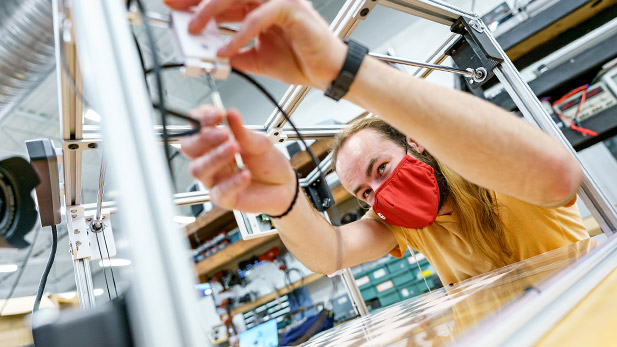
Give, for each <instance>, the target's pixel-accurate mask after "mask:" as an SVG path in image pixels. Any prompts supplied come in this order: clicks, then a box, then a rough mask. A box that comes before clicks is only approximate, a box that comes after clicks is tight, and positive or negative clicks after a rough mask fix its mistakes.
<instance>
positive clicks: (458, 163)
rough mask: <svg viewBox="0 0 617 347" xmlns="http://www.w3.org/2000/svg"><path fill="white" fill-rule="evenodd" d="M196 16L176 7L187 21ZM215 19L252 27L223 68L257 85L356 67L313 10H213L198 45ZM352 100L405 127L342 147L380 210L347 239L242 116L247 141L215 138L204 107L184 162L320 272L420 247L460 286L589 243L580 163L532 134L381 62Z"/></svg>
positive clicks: (359, 192) (202, 16) (378, 126)
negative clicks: (262, 78)
mask: <svg viewBox="0 0 617 347" xmlns="http://www.w3.org/2000/svg"><path fill="white" fill-rule="evenodd" d="M196 2H198V1H195V0H166V3H167V4H168V5H169V6H171V7H176V8H186V7H187V6H189V5H191V4H195V3H196ZM212 18H215V19H216V20H217V22H219V23H222V22H242V26H241V28H240V30H239V32H238V33H237V34H236V35H235V36H234V38H233V39H232V40H230V42H229V43H228V44H227V45H226V47H224V48H223V49H222V50H221V51H219V55H220V56H222V57H229V58H230V61H231V64H232V65H233V66H234V67H236V68H237V69H240V70H243V71H246V72H250V73H255V74H260V75H266V76H269V77H272V78H276V79H279V80H281V81H283V82H286V83H290V84H302V85H308V86H311V87H313V88H318V89H321V90H327V89H328V88H329V87H330V86H331V84H332V83H333V81H335V80H337V79H338V75H339V72H340V71H341V69H342V66H343V63H344V61H345V60H346V59H347V58H348V57H347V53H348V50H347V47H346V46H345V44H344V43H343V42H341V41H340V40H338V39H337V38H335V37H334V36H333V35H332V33H330V31H329V29H328V26H327V24H326V23H325V22H324V21H323V19H322V18H321V17H320V16H319V14H318V13H317V12H316V11H314V10H313V9H312V7H311V6H310V3H309V2H307V1H304V0H272V1H268V2H265V1H263V2H262V1H254V0H252V1H251V0H235V1H224V0H212V1H209V2H207V3H205V4H204V6H202V7H201V9H200V10H199V12H198V13H197V15H196V17H195V18H194V19H193V21H192V22H191V24H190V26H189V30H190V31H191V32H193V33H197V32H199V31H200V30H201V29H203V27H204V26H205V24H206V23H207V22H208V21H209V20H210V19H212ZM252 40H255V44H254V45H252V46H250V47H244V46H245V45H247V44H248V43H249V42H251V41H252ZM345 98H346V99H348V100H350V101H352V102H354V103H356V104H358V105H359V106H362V107H363V108H365V109H366V110H368V111H370V112H372V113H374V114H377V115H379V117H381V118H382V119H383V120H385V121H387V122H388V123H389V124H391V125H392V126H393V127H392V126H390V125H389V124H388V123H385V122H383V121H379V120H376V121H370V120H369V121H361V122H360V123H356V124H354V125H352V127H351V128H350V129H351V130H349V131H347V132H345V133H344V134H343V135H342V136H341V137H340V138H339V142H338V147H337V148H335V152H336V155H337V157H336V160H335V167H336V169H337V172H338V175H339V177H340V179H341V183H342V185H343V187H345V189H347V190H348V191H349V192H351V193H352V194H353V195H354V196H356V197H357V198H359V199H361V200H364V201H366V202H367V203H368V204H369V205H372V207H373V210H374V211H371V212H370V213H369V214H368V216H367V217H366V218H364V219H362V220H360V221H356V222H354V223H350V224H347V225H345V226H341V227H333V226H331V225H330V224H329V223H328V222H327V221H326V220H325V219H324V218H322V216H321V215H319V214H318V213H317V212H316V211H315V210H314V209H313V208H312V206H311V204H310V202H309V201H308V199H307V198H306V197H305V196H304V195H303V194H298V187H297V179H296V175H295V173H294V171H293V170H292V168H291V166H290V164H289V162H288V160H287V159H286V158H285V156H284V155H283V154H282V153H280V152H279V151H278V150H277V149H275V147H274V146H273V145H272V144H271V143H270V141H269V140H268V139H267V138H266V137H265V136H263V135H260V134H256V133H253V132H251V131H249V130H247V129H246V128H244V127H243V125H242V122H241V117H240V114H239V113H238V112H237V111H235V110H233V109H231V110H229V112H228V115H227V116H228V120H229V123H230V128H231V131H233V133H234V135H235V140H231V139H230V137H229V133H228V131H226V130H223V129H217V128H215V127H214V125H216V124H217V123H218V122H220V121H221V117H222V116H221V114H220V113H218V112H217V111H216V109H215V108H213V107H211V106H201V107H199V108H197V109H195V110H193V111H192V112H191V115H192V116H193V117H195V118H198V119H200V121H201V123H202V130H201V132H200V134H199V135H195V136H193V137H191V138H188V139H184V140H183V141H182V151H183V153H184V154H185V155H186V156H187V157H189V158H190V159H191V160H192V162H191V173H192V175H193V176H195V177H196V178H198V179H199V180H201V181H202V182H203V183H204V185H205V186H206V187H208V188H209V189H210V196H211V198H212V200H213V202H214V203H216V204H217V205H219V206H222V207H225V208H229V209H232V208H233V209H238V210H241V211H246V212H254V213H266V214H268V215H271V216H273V220H274V223H275V225H276V228H277V230H278V231H279V234H280V237H281V239H282V240H283V242H284V243H285V245H286V246H287V248H288V249H289V250H290V251H291V252H292V253H293V254H294V256H295V257H296V258H297V259H298V260H300V261H301V262H302V263H304V264H305V265H306V266H307V267H308V268H310V269H311V270H313V271H316V272H321V273H332V272H335V271H336V270H338V269H340V268H345V267H350V266H354V265H356V264H359V263H362V262H366V261H369V260H374V259H377V258H380V257H382V256H383V255H385V254H387V253H388V252H391V253H392V254H394V255H397V256H401V253H404V251H405V249H406V248H407V247H408V245H410V246H411V247H414V248H417V249H419V250H420V251H421V252H423V253H424V254H425V255H426V256H427V258H428V259H429V261H430V262H431V263H432V264H433V266H435V268H436V269H437V271H438V273H439V276H440V278H441V279H442V281H443V282H444V283H454V282H458V281H460V280H463V279H465V278H469V277H471V276H474V275H477V274H480V273H483V272H486V271H489V270H491V269H494V268H497V267H500V266H503V265H506V264H509V263H512V262H515V261H517V260H521V259H525V258H528V257H530V256H533V255H536V254H540V253H542V252H546V251H548V250H551V249H554V248H558V247H560V246H562V245H565V244H568V243H572V242H575V241H577V240H580V239H583V238H587V237H589V236H588V235H587V233H586V231H585V229H584V227H583V226H582V221H581V218H580V214H578V211H577V209H576V207H575V206H573V204H574V201H575V191H576V189H577V188H578V186H579V184H580V181H581V176H582V173H581V169H580V167H579V165H578V163H577V161H576V160H575V159H574V158H573V157H572V156H571V155H570V153H569V152H568V151H567V150H566V149H565V148H563V146H562V145H561V144H559V143H558V142H557V141H555V140H553V139H551V138H550V137H549V136H547V135H546V134H544V133H542V132H541V131H539V130H538V129H535V128H533V127H531V126H530V125H528V124H527V123H525V122H524V121H522V120H520V119H518V118H516V117H514V116H512V115H510V114H509V113H507V112H505V111H504V110H502V109H500V108H498V107H496V106H494V105H492V104H489V103H487V102H485V101H482V100H479V99H477V98H475V97H473V96H471V95H468V94H465V93H462V92H459V91H455V90H451V89H448V88H444V87H441V86H437V85H434V84H431V83H429V82H427V81H423V80H420V79H416V78H413V77H410V76H408V75H406V74H404V73H402V72H400V71H398V70H396V69H393V68H391V67H389V66H388V65H386V64H383V63H381V62H379V61H377V60H375V59H373V58H371V57H364V59H363V60H362V62H361V65H360V67H359V69H358V70H357V72H355V77H354V80H353V83H352V84H351V87H350V88H349V90H348V91H347V93H346V94H345ZM397 129H398V130H397ZM403 134H405V135H403ZM237 152H239V153H240V154H241V155H242V158H243V159H244V163H245V164H246V170H242V171H240V172H235V171H234V170H230V169H229V168H230V166H232V165H233V161H234V154H235V153H237ZM428 153H430V154H428ZM437 158H438V159H437ZM566 206H567V207H566Z"/></svg>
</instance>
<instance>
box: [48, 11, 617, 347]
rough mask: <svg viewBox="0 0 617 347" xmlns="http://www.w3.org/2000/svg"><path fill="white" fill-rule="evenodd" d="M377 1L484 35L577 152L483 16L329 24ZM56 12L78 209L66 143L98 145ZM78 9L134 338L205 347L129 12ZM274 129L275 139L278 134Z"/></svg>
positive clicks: (301, 92) (300, 91) (511, 89)
mask: <svg viewBox="0 0 617 347" xmlns="http://www.w3.org/2000/svg"><path fill="white" fill-rule="evenodd" d="M377 4H379V5H382V6H386V7H390V8H393V9H396V10H400V11H403V12H405V13H408V14H411V15H414V16H418V17H421V18H424V19H428V20H430V21H434V22H436V23H440V24H443V25H448V26H450V27H453V25H454V24H455V23H463V24H465V25H467V28H466V30H467V31H468V32H467V33H465V34H464V35H467V36H465V37H466V38H468V37H471V38H474V39H475V38H477V39H478V42H479V43H478V42H476V43H477V44H478V45H479V48H481V49H482V50H484V52H485V53H486V52H487V50H488V51H492V52H493V58H495V57H496V58H499V59H500V61H499V62H498V63H496V64H494V66H489V67H487V70H490V71H489V73H492V74H495V75H496V76H497V78H498V79H499V80H500V81H501V82H502V83H503V84H504V86H505V88H506V90H507V91H508V93H509V94H510V95H511V96H512V97H513V99H514V101H515V103H516V104H517V106H518V107H519V109H520V110H521V112H522V113H523V115H524V116H525V118H526V119H527V120H528V121H530V122H531V123H532V124H534V125H537V126H538V127H540V128H541V129H543V130H544V131H546V132H547V133H549V134H550V135H551V136H553V137H555V138H557V139H558V140H559V141H561V142H562V143H563V144H564V145H565V146H566V147H568V148H569V149H570V151H571V152H572V154H573V155H576V154H575V152H574V150H573V149H572V147H571V146H570V145H569V143H568V142H567V141H566V139H565V137H564V136H563V135H562V134H561V132H560V130H559V128H558V127H557V125H556V124H555V123H554V122H553V121H552V120H551V118H550V117H549V116H548V114H547V113H546V112H545V111H544V110H543V108H542V107H541V104H540V102H539V101H538V99H537V98H536V96H535V95H534V94H533V92H532V91H531V89H530V88H529V86H528V85H527V84H526V83H525V82H524V81H523V80H522V79H521V77H520V75H519V74H518V72H517V71H516V69H515V68H514V65H513V64H512V63H511V61H510V60H509V59H508V57H507V56H506V55H505V53H504V51H503V50H502V49H501V48H500V47H499V45H498V44H497V42H496V41H495V39H494V38H493V37H492V35H491V33H490V31H489V30H487V28H486V27H485V26H484V25H483V24H482V23H481V21H480V20H479V18H478V17H477V16H476V15H474V14H471V13H468V12H465V11H461V10H459V9H456V8H454V7H452V6H451V5H448V4H445V3H442V2H440V1H437V0H387V1H386V0H377V1H375V0H347V1H346V2H345V4H344V5H343V8H342V9H341V11H340V12H339V14H338V15H337V17H336V18H335V19H334V21H333V22H332V24H331V29H332V31H333V32H334V34H335V35H336V36H338V37H341V38H343V37H348V36H349V35H351V33H352V32H353V30H354V29H355V28H356V27H357V26H358V25H359V23H360V21H362V20H363V19H364V18H366V17H367V16H368V15H369V14H370V12H371V10H372V9H373V8H374V7H375V5H377ZM54 7H55V9H56V10H57V11H55V17H56V18H55V21H54V25H55V30H56V46H57V48H56V50H57V52H56V55H57V57H58V58H57V62H58V64H57V66H58V69H59V70H58V71H59V72H58V76H59V77H58V78H59V80H58V84H59V90H60V91H61V93H60V105H61V110H62V115H63V139H64V144H63V149H64V155H63V162H64V168H65V183H64V192H65V195H66V198H65V199H66V205H67V206H74V205H79V204H80V203H81V201H80V196H79V192H80V188H81V187H80V169H81V154H80V151H73V150H68V149H69V147H68V146H70V145H71V144H78V145H79V144H81V143H84V142H88V141H96V140H97V139H95V138H89V139H85V140H84V138H83V126H82V124H81V121H80V120H81V107H82V105H81V103H80V100H79V97H76V96H75V94H74V93H73V88H72V86H70V85H68V84H67V83H69V82H67V81H66V78H65V77H66V76H65V74H63V73H61V72H62V65H61V62H60V61H59V57H60V54H59V47H60V45H64V46H65V50H64V51H65V55H66V57H67V60H68V61H69V63H70V64H72V65H70V66H69V67H70V69H71V73H72V74H73V77H74V78H76V80H77V81H78V84H79V78H78V77H79V74H78V72H77V64H76V60H75V59H74V53H73V51H72V50H71V49H73V46H72V44H70V42H69V43H67V42H64V39H62V40H61V38H63V37H64V36H65V35H64V34H66V33H60V32H59V29H58V21H59V20H62V18H63V13H64V10H66V9H59V8H58V3H57V0H56V1H54ZM71 11H72V16H71V17H72V19H73V27H74V29H75V36H76V41H77V45H76V46H77V53H78V54H79V58H80V59H79V61H80V62H81V68H82V71H83V77H84V85H85V87H86V88H87V89H88V90H90V91H92V95H94V96H93V99H92V100H91V101H92V103H93V106H95V107H96V109H97V110H99V111H100V112H101V114H102V115H103V117H102V119H103V123H102V124H103V135H104V138H105V140H106V151H105V155H106V158H107V160H109V162H110V168H111V169H112V170H111V171H112V173H113V175H114V179H115V181H116V182H117V184H118V188H119V191H121V192H131V194H126V193H125V194H121V196H120V198H119V208H120V209H121V210H122V212H123V213H121V214H119V217H120V220H121V222H122V227H123V229H124V230H125V231H126V233H127V235H128V236H129V239H130V242H131V244H132V245H133V252H134V270H135V271H134V277H133V283H132V284H133V290H134V292H135V293H137V295H133V296H132V297H131V300H130V303H129V304H130V307H131V310H130V312H131V314H132V316H131V318H132V319H131V323H132V324H133V330H134V331H135V332H136V333H135V336H136V338H137V340H138V343H139V344H143V345H152V346H169V345H189V346H196V345H204V344H205V337H204V336H203V334H202V333H201V332H202V331H201V329H200V327H199V325H198V323H197V322H198V318H197V314H196V311H195V308H196V302H195V295H194V291H193V290H192V288H191V284H192V283H193V282H194V276H193V274H192V273H191V272H190V271H189V269H190V266H188V265H189V262H188V256H187V257H184V256H183V255H186V253H187V252H186V250H187V241H186V239H185V238H184V235H183V234H182V233H180V232H176V233H175V232H172V231H173V230H176V229H178V227H177V226H176V225H175V224H174V223H173V222H172V219H173V211H174V206H173V204H172V196H173V194H172V189H171V180H170V177H169V176H168V175H167V171H166V170H165V161H164V158H163V155H162V151H161V150H160V148H158V147H159V146H156V142H157V141H158V139H157V138H156V136H155V135H154V134H153V131H152V129H153V127H154V125H153V124H152V120H151V117H150V115H151V114H152V104H151V102H150V100H149V97H148V93H147V89H146V86H145V82H144V81H143V78H142V76H141V73H140V67H139V64H138V59H137V53H136V51H135V47H134V44H133V42H132V39H131V36H130V32H129V30H128V29H129V28H128V23H127V20H126V13H125V12H126V11H125V9H124V7H123V6H122V3H121V2H118V1H106V0H91V1H85V0H74V1H72V8H71ZM461 21H462V22H461ZM461 28H463V27H462V24H461ZM459 34H461V33H460V32H458V33H457V34H452V35H451V36H450V37H448V38H447V39H446V40H445V41H444V43H443V44H442V45H440V47H439V48H438V50H437V52H435V53H434V54H432V55H431V56H430V58H429V61H428V62H427V64H439V63H441V62H442V61H443V60H444V59H445V57H446V56H447V55H448V52H447V48H448V47H449V46H450V45H451V43H452V42H453V41H455V40H456V39H458V38H459V37H460V36H459ZM487 55H488V54H487ZM455 62H456V59H455ZM427 66H428V65H427ZM461 67H462V68H467V67H468V66H461ZM478 67H483V66H471V68H473V69H474V71H475V69H477V68H478ZM430 71H432V70H431V69H430V68H429V69H418V70H417V71H416V75H418V74H420V73H421V72H422V75H421V77H426V76H428V74H429V73H430ZM309 90H310V89H309V88H308V87H304V86H292V87H290V88H289V89H288V90H287V92H286V93H285V95H284V96H283V98H282V100H281V102H280V104H281V105H282V107H283V109H285V110H286V112H287V113H288V114H290V115H291V114H292V113H293V112H294V111H295V110H296V109H297V108H298V106H299V104H300V103H301V102H302V100H303V99H304V97H305V96H306V95H307V93H308V92H309ZM285 123H286V121H285V120H284V117H283V116H282V114H280V113H279V112H278V111H275V112H273V113H272V114H271V116H270V117H269V119H268V120H267V122H266V123H265V125H264V126H263V127H260V126H257V127H255V128H256V129H257V130H260V131H264V132H265V133H267V134H268V135H269V136H271V137H273V138H274V141H275V142H276V140H277V138H278V139H279V141H280V140H282V141H285V140H286V139H295V137H294V134H290V133H287V132H286V131H284V130H283V127H284V126H285ZM340 129H341V127H319V126H315V127H309V128H307V129H303V131H306V133H307V135H308V134H312V136H314V137H315V138H328V137H331V136H333V135H334V134H336V133H338V132H339V131H340ZM275 133H276V134H277V135H274V134H275ZM282 141H280V142H282ZM78 147H79V146H78ZM73 148H74V146H73ZM127 172H128V173H130V174H127ZM584 175H585V178H584V181H583V184H582V186H581V189H580V190H579V195H580V197H581V199H582V200H583V202H584V203H585V204H586V205H587V206H588V207H589V209H590V211H591V212H592V214H593V215H594V217H595V218H596V220H598V222H599V223H600V225H601V227H602V230H603V232H605V233H607V234H613V233H615V232H616V230H617V212H616V211H615V208H614V207H613V206H611V205H610V203H608V200H607V199H606V197H605V196H604V194H602V192H601V191H600V190H599V189H598V186H597V185H596V184H595V182H594V181H593V179H592V178H591V176H590V174H589V172H588V171H587V170H584ZM155 187H156V188H155ZM205 199H208V197H207V195H206V194H201V195H200V194H197V195H191V196H181V197H176V202H177V203H181V202H183V203H191V202H203V201H206V200H205ZM105 205H107V207H109V205H110V204H109V203H106V204H104V207H105ZM86 268H87V269H88V270H89V266H88V263H87V261H79V262H77V261H76V262H75V272H76V280H77V283H78V290H80V301H81V304H82V307H89V306H91V305H92V304H93V299H92V300H91V302H90V303H88V298H91V279H90V283H89V287H88V278H89V275H90V274H89V272H87V271H86V270H85V269H86ZM155 269H156V270H155ZM345 278H346V285H348V286H352V288H351V289H350V291H353V290H354V288H355V289H357V286H356V284H355V281H354V280H353V278H351V276H346V277H345ZM80 283H81V284H80ZM80 288H81V289H80ZM81 295H85V298H84V300H81V299H82V298H81ZM89 295H90V296H89ZM161 298H165V299H167V300H161ZM356 304H358V303H356Z"/></svg>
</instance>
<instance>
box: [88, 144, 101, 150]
mask: <svg viewBox="0 0 617 347" xmlns="http://www.w3.org/2000/svg"><path fill="white" fill-rule="evenodd" d="M98 146H99V145H98V144H96V143H89V144H88V148H90V149H95V148H97V147H98Z"/></svg>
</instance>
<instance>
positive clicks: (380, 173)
mask: <svg viewBox="0 0 617 347" xmlns="http://www.w3.org/2000/svg"><path fill="white" fill-rule="evenodd" d="M385 170H386V163H383V164H381V165H379V167H378V168H377V172H378V173H379V175H380V176H381V175H383V172H384V171H385Z"/></svg>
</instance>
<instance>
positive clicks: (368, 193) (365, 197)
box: [362, 189, 373, 200]
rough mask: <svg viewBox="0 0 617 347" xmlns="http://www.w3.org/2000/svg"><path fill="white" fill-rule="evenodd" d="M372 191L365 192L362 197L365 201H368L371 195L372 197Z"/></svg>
mask: <svg viewBox="0 0 617 347" xmlns="http://www.w3.org/2000/svg"><path fill="white" fill-rule="evenodd" d="M372 191H373V190H372V189H367V190H365V191H364V192H363V193H362V197H363V198H364V199H365V200H366V199H368V197H369V195H371V192H372Z"/></svg>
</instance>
